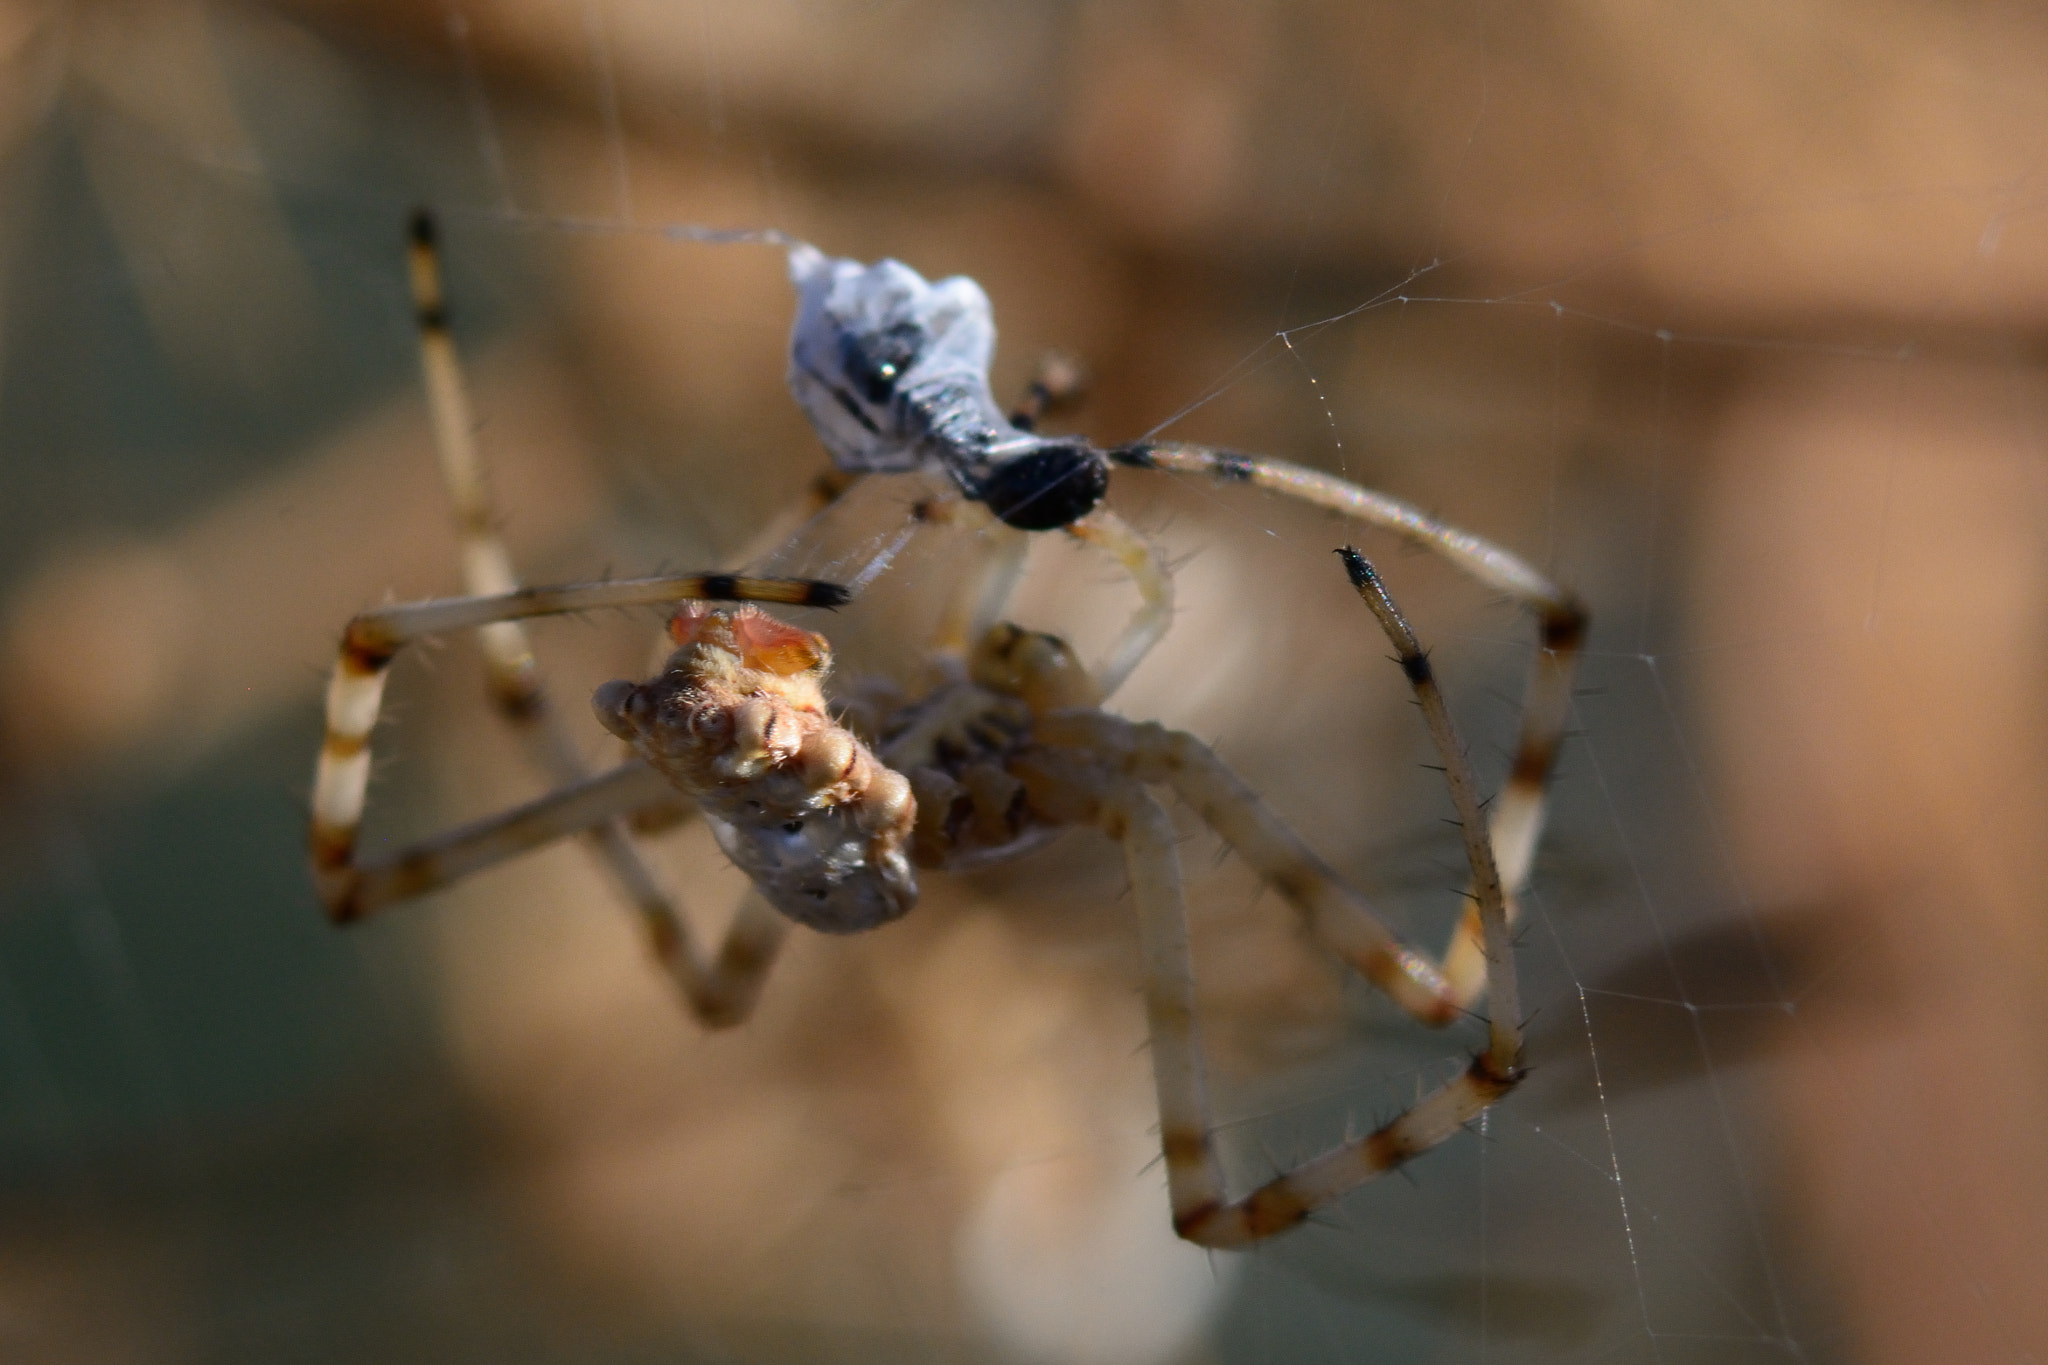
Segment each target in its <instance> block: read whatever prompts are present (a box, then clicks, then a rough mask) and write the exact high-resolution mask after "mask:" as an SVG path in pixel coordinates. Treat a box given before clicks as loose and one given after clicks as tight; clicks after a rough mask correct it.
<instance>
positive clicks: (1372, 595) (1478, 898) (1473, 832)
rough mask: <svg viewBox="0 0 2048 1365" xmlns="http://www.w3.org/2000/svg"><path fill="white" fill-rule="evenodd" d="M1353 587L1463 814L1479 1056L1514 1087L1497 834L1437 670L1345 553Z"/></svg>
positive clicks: (1355, 556) (1517, 1037)
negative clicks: (1475, 947)
mask: <svg viewBox="0 0 2048 1365" xmlns="http://www.w3.org/2000/svg"><path fill="white" fill-rule="evenodd" d="M1337 553H1338V554H1339V556H1341V557H1342V559H1343V560H1344V570H1345V572H1346V573H1348V574H1349V575H1350V576H1351V583H1352V586H1353V587H1355V588H1357V589H1358V595H1359V596H1360V597H1361V598H1363V599H1364V600H1365V604H1366V606H1367V607H1369V608H1371V609H1372V614H1373V616H1374V618H1375V619H1376V620H1378V621H1379V623H1380V628H1381V629H1382V630H1384V631H1386V633H1387V638H1388V639H1389V640H1391V641H1393V643H1394V649H1395V652H1396V653H1397V654H1398V655H1399V657H1400V661H1401V672H1402V674H1403V675H1405V676H1406V677H1407V679H1408V682H1409V684H1410V685H1411V686H1413V687H1414V689H1415V700H1416V703H1417V704H1418V705H1420V706H1421V708H1422V717H1423V720H1424V721H1425V722H1426V723H1427V724H1428V726H1429V738H1430V741H1431V742H1432V743H1433V744H1435V746H1436V751H1437V756H1438V757H1440V758H1441V759H1443V769H1444V781H1445V783H1446V784H1447V785H1448V786H1449V787H1450V791H1451V805H1452V806H1453V807H1455V808H1456V810H1457V812H1458V830H1459V833H1460V835H1461V836H1462V837H1463V839H1464V843H1465V860H1466V862H1467V863H1468V864H1469V865H1470V867H1471V870H1472V892H1471V895H1472V914H1474V915H1475V916H1476V917H1477V918H1478V921H1479V924H1478V934H1477V935H1476V937H1477V939H1478V941H1479V944H1480V949H1481V954H1482V965H1483V968H1484V976H1483V978H1482V983H1481V984H1482V986H1483V988H1484V989H1485V990H1486V991H1487V992H1488V993H1489V994H1490V995H1491V996H1492V1001H1491V1006H1492V1008H1491V1018H1490V1020H1489V1022H1488V1025H1487V1032H1488V1042H1487V1049H1486V1051H1485V1053H1483V1054H1482V1055H1481V1057H1480V1062H1482V1063H1485V1064H1486V1068H1487V1070H1488V1073H1489V1074H1491V1075H1493V1076H1495V1077H1498V1078H1500V1079H1501V1080H1503V1081H1505V1082H1507V1083H1509V1084H1512V1083H1513V1081H1514V1079H1515V1078H1516V1077H1517V1076H1518V1075H1519V1071H1518V1068H1519V1067H1520V1065H1521V1056H1522V1025H1521V1011H1522V999H1521V989H1520V985H1519V981H1518V979H1517V977H1516V974H1515V958H1514V944H1513V943H1512V942H1511V941H1510V939H1509V937H1508V907H1507V894H1506V892H1505V891H1504V890H1503V888H1502V886H1501V874H1500V869H1499V867H1498V866H1497V865H1496V864H1495V862H1494V852H1493V848H1494V843H1493V833H1492V831H1491V830H1490V829H1489V828H1488V826H1487V824H1486V820H1485V818H1484V816H1483V814H1482V813H1481V810H1480V806H1479V779H1478V777H1477V775H1476V774H1474V773H1473V771H1472V761H1471V759H1470V758H1468V757H1467V756H1466V754H1465V746H1464V744H1463V743H1462V742H1460V740H1459V739H1458V731H1457V728H1456V727H1455V726H1454V725H1453V724H1452V723H1451V711H1450V708H1449V707H1448V706H1447V705H1445V704H1444V694H1443V690H1442V689H1441V688H1439V687H1438V686H1437V683H1436V674H1435V673H1434V672H1433V671H1432V670H1431V669H1430V666H1429V656H1428V655H1427V654H1425V653H1423V651H1422V644H1421V642H1420V641H1418V640H1417V639H1416V638H1415V632H1414V631H1413V630H1412V629H1410V627H1409V625H1408V621H1407V619H1406V618H1405V617H1403V616H1402V615H1401V611H1400V608H1398V607H1396V606H1395V605H1394V599H1393V598H1392V597H1391V596H1389V595H1388V593H1387V589H1386V585H1385V584H1384V583H1382V582H1380V577H1379V574H1377V573H1376V572H1374V570H1373V567H1372V565H1371V564H1370V563H1368V562H1367V560H1366V558H1365V556H1364V555H1362V554H1360V553H1359V552H1358V551H1357V550H1355V549H1352V548H1350V547H1349V546H1346V547H1345V548H1344V549H1342V550H1339V551H1338V552H1337Z"/></svg>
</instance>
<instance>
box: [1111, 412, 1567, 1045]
mask: <svg viewBox="0 0 2048 1365" xmlns="http://www.w3.org/2000/svg"><path fill="white" fill-rule="evenodd" d="M1105 453H1106V454H1107V455H1108V457H1109V459H1110V460H1111V461H1112V462H1114V463H1116V464H1120V465H1124V466H1126V467H1128V468H1133V469H1165V470H1173V471H1176V472H1179V473H1186V474H1196V475H1200V476H1202V477H1204V478H1210V479H1214V480H1216V481H1217V482H1219V483H1235V484H1247V485H1250V486H1251V487H1254V488H1260V489H1264V490H1265V491H1267V492H1270V493H1276V494H1279V495H1280V496H1282V497H1287V498H1292V499H1294V500H1296V501H1298V502H1305V503H1308V504H1310V505H1311V506H1314V507H1321V508H1324V509H1326V510H1328V511H1332V512H1336V513H1338V514H1339V515H1341V516H1345V517H1348V518H1350V519H1352V520H1354V521H1357V522H1359V523H1361V524H1363V525H1366V526H1372V527H1376V528H1378V529H1380V530H1384V531H1389V532H1392V533H1393V534H1394V535H1397V536H1400V537H1401V538H1402V539H1404V540H1406V541H1408V542H1409V543H1410V544H1413V545H1417V546H1420V547H1421V548H1422V549H1425V550H1428V551H1429V552H1431V553H1432V554H1436V555H1440V556H1442V557H1443V558H1444V559H1446V560H1448V561H1449V562H1450V563H1451V564H1452V565H1453V566H1454V567H1456V568H1457V569H1458V570H1460V571H1461V572H1463V573H1465V574H1467V575H1469V576H1470V577H1471V578H1473V579H1475V580H1477V581H1478V582H1480V583H1482V584H1484V585H1486V586H1487V587H1489V588H1492V589H1493V590H1494V591H1496V592H1500V593H1503V594H1505V595H1506V596H1508V597H1509V598H1512V599H1513V600H1514V601H1515V602H1516V603H1517V604H1518V605H1519V606H1521V607H1522V608H1524V609H1525V610H1527V611H1528V612H1529V613H1530V614H1531V615H1533V616H1534V617H1535V618H1536V620H1537V632H1538V639H1537V654H1536V661H1535V665H1534V668H1533V670H1532V672H1531V673H1530V677H1529V687H1528V691H1527V693H1526V695H1525V697H1524V699H1523V704H1522V725H1521V736H1520V738H1519V740H1518V741H1517V743H1516V749H1515V759H1514V765H1513V767H1512V769H1511V770H1510V772H1509V776H1508V781H1507V784H1506V785H1505V786H1504V787H1503V788H1502V790H1501V793H1500V796H1499V798H1498V799H1497V800H1496V801H1495V802H1494V805H1493V817H1492V835H1493V845H1494V855H1495V857H1496V859H1497V860H1498V862H1499V866H1500V874H1501V881H1502V884H1503V887H1504V889H1505V891H1506V895H1507V907H1508V920H1509V922H1510V923H1513V921H1514V920H1515V918H1516V917H1517V916H1518V915H1519V913H1520V907H1519V906H1518V905H1517V903H1516V897H1517V896H1518V895H1519V894H1520V893H1521V892H1522V890H1523V889H1524V888H1525V887H1526V886H1527V885H1528V880H1529V873H1530V870H1531V869H1532V867H1533V866H1534V864H1535V858H1536V845H1537V842H1538V840H1539V839H1540V837H1541V835H1542V832H1543V818H1544V802H1545V796H1546V793H1547V789H1548V785H1549V781H1550V774H1551V771H1552V769H1553V768H1554V767H1555V765H1556V762H1557V751H1558V748H1559V745H1560V744H1561V743H1562V741H1563V739H1564V732H1565V725H1566V723H1567V720H1568V718H1569V715H1570V710H1571V693H1572V674H1573V670H1574V668H1575V666H1576V664H1577V662H1578V654H1579V649H1580V646H1581V645H1582V644H1583V642H1584V640H1585V634H1586V610H1585V607H1584V605H1583V604H1582V603H1580V601H1579V600H1578V599H1577V598H1576V597H1575V596H1573V595H1572V594H1571V593H1570V592H1568V591H1566V590H1565V589H1564V588H1562V587H1560V586H1559V585H1558V584H1556V583H1553V582H1552V581H1551V580H1550V579H1549V578H1547V577H1546V576H1544V575H1543V574H1541V573H1538V572H1537V571H1536V569H1535V568H1534V567H1533V566H1531V565H1530V564H1529V563H1528V562H1527V561H1525V560H1523V559H1522V558H1520V557H1519V556H1517V555H1514V554H1511V553H1509V552H1508V551H1506V550H1503V549H1502V548H1500V547H1499V546H1498V545H1495V544H1493V543H1492V542H1490V541H1487V540H1484V539H1482V538H1480V537H1479V536H1475V535H1473V534H1472V533H1471V532H1469V531H1462V530H1459V529H1458V528H1457V527H1455V526H1451V525H1449V524H1447V523H1445V522H1442V521H1439V520H1437V519H1436V518H1435V517H1432V516H1430V515H1429V514H1428V513H1426V512H1424V511H1423V510H1422V509H1421V508H1419V507H1416V506H1415V505H1414V504H1412V503H1407V502H1403V501H1401V500H1400V499H1399V498H1392V497H1389V496H1387V495H1386V494H1385V493H1380V492H1376V491H1375V490H1373V489H1370V488H1364V487H1361V486H1360V485H1358V484H1355V483H1352V482H1351V481H1350V480H1348V479H1340V478H1337V477H1336V476H1335V475H1331V474H1325V473H1323V472H1322V471H1321V470H1317V469H1309V468H1307V467H1305V466H1302V465H1298V464H1291V463H1289V462H1287V461H1285V460H1272V459H1266V458H1264V457H1262V456H1256V455H1244V454H1239V453H1236V452H1233V451H1225V450H1213V449H1210V448H1208V447H1205V446H1194V445H1181V444H1176V443H1171V442H1160V443H1153V442H1139V443H1136V444H1133V445H1128V446H1120V447H1117V448H1115V449H1113V450H1109V451H1107V452H1105ZM1475 892H1476V889H1475ZM1480 938H1481V934H1480V926H1479V916H1478V912H1477V911H1476V910H1473V911H1469V912H1468V913H1467V914H1466V915H1465V917H1464V919H1463V920H1462V921H1461V922H1460V924H1459V926H1458V928H1457V930H1456V931H1455V933H1454V935H1453V937H1452V940H1451V944H1450V947H1449V948H1448V950H1447V951H1446V952H1445V955H1444V974H1445V976H1446V977H1447V978H1448V979H1449V980H1450V983H1451V988H1452V990H1453V992H1454V993H1455V995H1456V997H1457V999H1458V1001H1459V1003H1460V1004H1463V1005H1471V1004H1473V1003H1475V1002H1476V1001H1477V1000H1478V998H1479V994H1480V993H1481V992H1482V991H1484V990H1485V989H1486V969H1485V961H1484V952H1483V950H1482V945H1481V943H1480Z"/></svg>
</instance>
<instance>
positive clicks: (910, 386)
mask: <svg viewBox="0 0 2048 1365" xmlns="http://www.w3.org/2000/svg"><path fill="white" fill-rule="evenodd" d="M789 276H790V279H791V281H792V282H793V283H794V284H795V285H796V288H797V315H796V326H795V328H794V329H793V331H792V332H791V334H790V359H789V387H790V391H791V392H792V393H793V394H795V395H796V400H797V402H798V403H800V404H802V406H803V409H804V412H805V413H806V414H808V415H809V417H810V419H811V425H812V426H813V427H815V428H816V429H817V432H818V436H819V438H820V439H821V440H823V441H824V443H825V448H826V449H827V450H828V451H830V452H831V455H832V459H833V462H834V463H835V464H837V465H838V466H839V468H840V469H841V470H844V471H845V472H847V473H851V474H900V473H908V472H910V471H913V470H919V469H930V468H938V469H943V470H944V471H945V472H946V473H947V474H948V475H950V476H951V477H952V479H953V481H954V483H955V484H956V485H957V486H958V487H959V489H960V492H961V494H962V495H963V496H965V497H966V498H968V499H969V500H970V501H973V502H979V503H982V504H984V505H985V506H987V508H988V509H989V511H991V512H993V513H995V515H996V516H997V518H999V519H1000V520H1002V521H1003V522H1005V523H1006V524H1008V525H1010V526H1014V527H1016V528H1017V529H1018V530H1020V531H1052V530H1058V529H1060V528H1062V527H1066V526H1071V525H1073V524H1074V523H1075V522H1077V521H1079V520H1081V518H1083V517H1085V516H1087V515H1088V514H1089V513H1090V512H1092V511H1094V510H1095V507H1096V505H1097V504H1098V503H1100V502H1101V501H1102V498H1103V495H1104V494H1105V493H1107V492H1108V491H1109V461H1108V458H1107V457H1106V456H1104V455H1103V453H1102V452H1101V451H1099V450H1096V449H1095V448H1094V447H1092V446H1090V445H1089V444H1088V443H1087V442H1085V441H1079V440H1075V439H1073V438H1071V437H1067V438H1060V437H1046V436H1039V435H1036V434H1035V433H1033V432H1030V431H1027V430H1025V429H1024V428H1022V427H1019V426H1017V425H1016V424H1015V423H1014V422H1012V421H1011V420H1010V419H1009V418H1008V417H1006V416H1004V414H1003V410H1002V408H1001V407H999V406H998V405H997V403H996V401H995V398H994V396H993V394H991V393H990V391H989V384H988V367H989V360H990V358H991V357H992V356H993V355H994V353H995V345H996V328H995V321H994V317H993V314H992V312H991V310H990V308H989V302H988V295H987V294H985V293H983V292H982V289H981V286H980V285H978V284H976V283H975V282H974V281H973V280H970V279H968V278H966V277H965V276H962V275H956V276H954V277H953V278H951V279H946V280H940V281H939V282H938V283H936V284H933V283H930V282H928V281H926V279H925V278H924V277H923V276H922V275H920V274H918V273H917V272H916V271H915V270H912V269H911V268H910V267H909V266H907V265H904V264H903V263H902V262H901V261H879V262H877V263H875V264H874V265H866V266H864V265H862V264H861V263H860V262H858V261H849V260H841V259H836V258H834V257H830V256H827V255H825V254H824V253H823V252H821V251H819V250H818V249H817V248H816V247H812V246H801V245H800V246H796V247H793V248H791V250H790V253H789Z"/></svg>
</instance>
